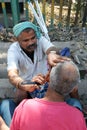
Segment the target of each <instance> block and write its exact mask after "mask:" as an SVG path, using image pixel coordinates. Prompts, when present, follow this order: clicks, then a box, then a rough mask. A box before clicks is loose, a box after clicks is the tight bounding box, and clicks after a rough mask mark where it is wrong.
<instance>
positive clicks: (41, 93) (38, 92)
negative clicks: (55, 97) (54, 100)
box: [30, 83, 48, 98]
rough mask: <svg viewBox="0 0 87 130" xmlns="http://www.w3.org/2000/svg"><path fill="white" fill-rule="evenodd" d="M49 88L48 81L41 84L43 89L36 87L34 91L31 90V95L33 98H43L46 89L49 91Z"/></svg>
mask: <svg viewBox="0 0 87 130" xmlns="http://www.w3.org/2000/svg"><path fill="white" fill-rule="evenodd" d="M47 88H48V83H46V84H45V85H43V86H41V89H40V90H39V89H36V90H35V91H34V92H31V93H30V96H31V97H32V98H34V97H37V98H43V97H44V95H45V93H46V91H47Z"/></svg>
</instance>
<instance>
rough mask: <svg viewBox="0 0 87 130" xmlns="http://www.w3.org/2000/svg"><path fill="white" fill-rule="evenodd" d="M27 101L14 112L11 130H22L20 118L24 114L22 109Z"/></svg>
mask: <svg viewBox="0 0 87 130" xmlns="http://www.w3.org/2000/svg"><path fill="white" fill-rule="evenodd" d="M26 100H27V99H24V100H23V101H22V102H21V103H20V105H18V106H17V107H16V109H15V111H14V114H13V117H12V121H11V125H10V130H20V118H21V114H22V108H23V105H24V103H25V102H26Z"/></svg>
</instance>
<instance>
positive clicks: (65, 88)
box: [49, 61, 80, 95]
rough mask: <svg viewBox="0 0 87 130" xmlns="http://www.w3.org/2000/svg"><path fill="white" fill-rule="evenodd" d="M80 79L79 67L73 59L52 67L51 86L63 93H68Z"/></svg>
mask: <svg viewBox="0 0 87 130" xmlns="http://www.w3.org/2000/svg"><path fill="white" fill-rule="evenodd" d="M79 81H80V73H79V69H78V67H77V66H76V65H75V64H74V63H73V62H72V61H65V62H61V63H58V64H57V65H56V66H55V67H53V68H52V70H51V73H50V82H49V87H51V88H52V89H53V90H55V91H56V92H58V93H60V94H62V95H66V94H69V93H70V92H71V91H72V89H73V88H74V87H75V86H76V85H78V83H79Z"/></svg>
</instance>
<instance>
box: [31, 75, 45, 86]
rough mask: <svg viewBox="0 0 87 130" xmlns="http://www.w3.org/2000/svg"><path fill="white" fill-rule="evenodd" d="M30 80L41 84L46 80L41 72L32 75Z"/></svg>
mask: <svg viewBox="0 0 87 130" xmlns="http://www.w3.org/2000/svg"><path fill="white" fill-rule="evenodd" d="M31 81H32V82H37V83H39V84H40V85H43V84H44V83H45V82H46V81H45V76H44V75H42V74H38V75H36V76H34V77H33V78H32V80H31Z"/></svg>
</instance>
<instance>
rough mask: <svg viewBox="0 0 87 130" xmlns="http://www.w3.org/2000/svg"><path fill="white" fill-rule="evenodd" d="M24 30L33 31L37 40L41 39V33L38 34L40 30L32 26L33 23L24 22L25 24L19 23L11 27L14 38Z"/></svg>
mask: <svg viewBox="0 0 87 130" xmlns="http://www.w3.org/2000/svg"><path fill="white" fill-rule="evenodd" d="M26 28H31V29H33V30H34V31H35V33H36V37H37V38H38V39H39V38H40V37H41V33H40V28H39V27H38V26H36V25H34V24H33V23H31V22H28V21H25V22H21V23H18V24H16V25H15V26H14V27H13V33H14V36H16V37H18V36H19V35H20V33H21V32H22V31H23V30H24V29H26Z"/></svg>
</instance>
